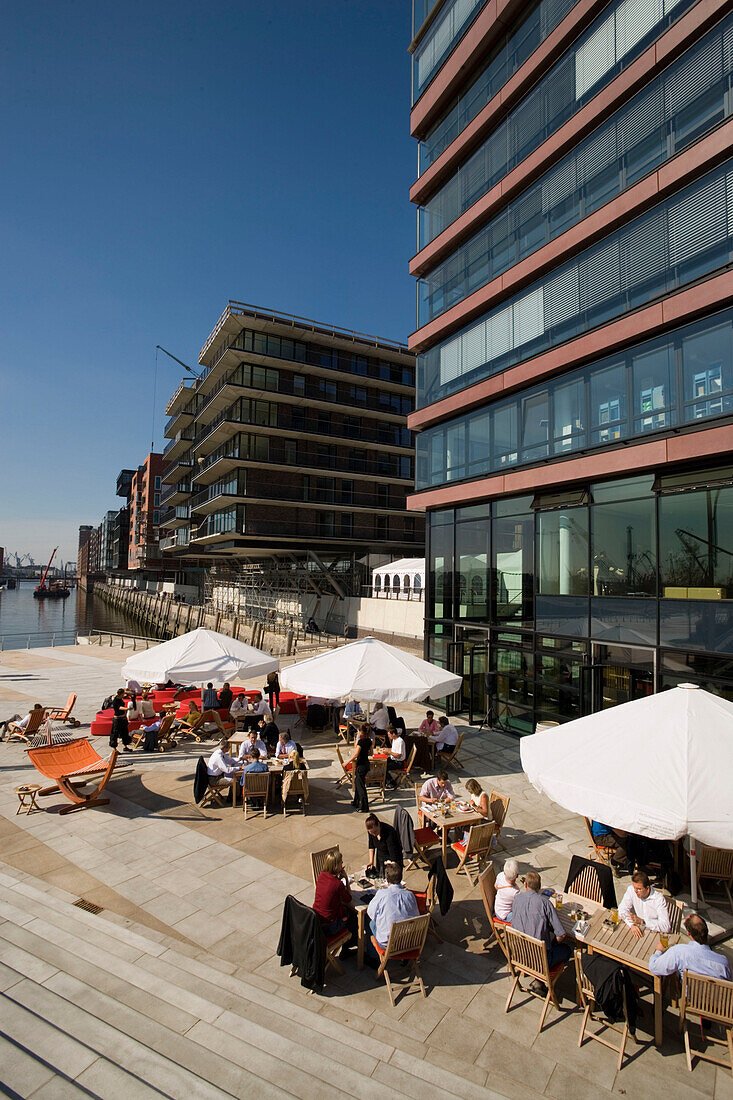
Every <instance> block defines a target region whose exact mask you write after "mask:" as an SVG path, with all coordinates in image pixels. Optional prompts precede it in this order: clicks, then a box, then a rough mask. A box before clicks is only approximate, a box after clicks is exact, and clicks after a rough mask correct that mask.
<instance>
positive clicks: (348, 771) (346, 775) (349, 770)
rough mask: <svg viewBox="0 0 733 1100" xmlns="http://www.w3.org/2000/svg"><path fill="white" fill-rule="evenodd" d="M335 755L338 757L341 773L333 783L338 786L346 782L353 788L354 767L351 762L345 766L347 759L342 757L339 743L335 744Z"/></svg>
mask: <svg viewBox="0 0 733 1100" xmlns="http://www.w3.org/2000/svg"><path fill="white" fill-rule="evenodd" d="M336 755H337V756H338V758H339V764H340V765H341V772H342V774H341V775H340V776H339V777H338V779H335V780H334V783H335V784H336V786H337V787H340V786H341V784H342V783H348V784H349V786H350V787H351V788H352V790H353V788H354V768H353V766H352V765H351V764H349V765H348V767H347V761H346V760H344V758H343V756H342V754H341V746H340V745H337V746H336Z"/></svg>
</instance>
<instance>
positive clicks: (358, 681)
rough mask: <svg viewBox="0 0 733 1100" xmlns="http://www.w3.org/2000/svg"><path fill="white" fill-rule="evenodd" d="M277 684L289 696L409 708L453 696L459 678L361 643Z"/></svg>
mask: <svg viewBox="0 0 733 1100" xmlns="http://www.w3.org/2000/svg"><path fill="white" fill-rule="evenodd" d="M280 682H281V683H282V685H283V687H285V688H287V689H288V690H289V691H296V692H301V693H303V694H309V695H318V696H322V697H323V698H325V699H348V698H355V699H358V700H359V701H360V702H363V703H386V702H389V703H408V702H419V701H420V700H422V699H427V697H428V696H429V695H430V696H433V697H434V698H439V697H440V696H442V695H451V694H452V693H453V692H454V691H458V689H459V687H460V686H461V677H460V676H456V675H454V674H453V673H451V672H447V671H446V670H445V669H444V668H438V667H437V665H432V664H430V663H429V662H428V661H423V660H422V659H421V658H420V657H413V656H412V654H410V653H405V652H404V650H402V649H397V648H396V647H395V646H391V645H387V643H386V642H380V641H378V640H377V639H376V638H360V639H359V641H357V642H350V643H349V645H345V646H339V648H338V649H332V650H330V651H329V652H328V653H322V654H319V655H318V656H317V657H309V658H308V659H307V660H306V661H299V662H298V663H297V664H295V665H292V666H291V667H290V668H286V669H285V671H284V672H282V673H281V674H280Z"/></svg>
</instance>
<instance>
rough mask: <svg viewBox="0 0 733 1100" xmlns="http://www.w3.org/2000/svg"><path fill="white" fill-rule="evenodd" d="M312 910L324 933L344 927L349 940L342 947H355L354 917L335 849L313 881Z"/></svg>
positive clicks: (341, 867) (330, 934)
mask: <svg viewBox="0 0 733 1100" xmlns="http://www.w3.org/2000/svg"><path fill="white" fill-rule="evenodd" d="M313 909H314V910H315V912H316V913H317V914H318V916H319V917H320V918H321V923H322V925H323V931H324V932H325V934H326V936H329V937H330V936H335V935H337V933H339V932H341V931H343V929H344V928H348V930H349V932H351V941H350V943H348V944H347V945H346V947H345V948H344V949H343V950H344V951H350V950H352V949H353V948H354V947H356V946H357V938H358V919H357V916H356V910H355V909H354V900H353V898H352V896H351V890H350V889H349V886H348V883H347V880H346V873H345V871H344V860H343V856H342V855H341V852H339V851H338V850H334V851H333V852H329V853H328V855H327V856H326V859H325V863H324V869H323V870H322V871H321V873H320V875H319V876H318V880H317V882H316V896H315V898H314V899H313Z"/></svg>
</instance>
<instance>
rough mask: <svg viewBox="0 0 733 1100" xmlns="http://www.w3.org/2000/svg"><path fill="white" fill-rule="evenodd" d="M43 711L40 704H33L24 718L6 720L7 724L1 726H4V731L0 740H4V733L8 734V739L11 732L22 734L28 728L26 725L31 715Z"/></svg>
mask: <svg viewBox="0 0 733 1100" xmlns="http://www.w3.org/2000/svg"><path fill="white" fill-rule="evenodd" d="M43 709H44V708H43V707H42V706H41V704H40V703H34V704H33V706H32V707H31V709H30V710H29V711H28V713H27V714H26V716H25V718H20V717H18V716H17V715H16V717H15V718H8V720H7V722H4V723H3V725H4V726H5V730H4V731H3V736H2V738H0V740H4V739H5V731H7V733H8V738H9V737H10V734H12V733H13V731H20V732H21V733H22V732H24V731H25V730H26V728H27V726H28V723H29V722H30V720H31V715H32V714H33V712H34V711H36V710H43Z"/></svg>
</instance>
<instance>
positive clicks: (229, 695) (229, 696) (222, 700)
mask: <svg viewBox="0 0 733 1100" xmlns="http://www.w3.org/2000/svg"><path fill="white" fill-rule="evenodd" d="M233 698H234V692H233V691H232V689H231V688H230V687H229V684H224V687H223V688H222V689H221V691H220V692H219V695H218V707H219V709H220V710H229V708H230V707H231V705H232V700H233Z"/></svg>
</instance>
